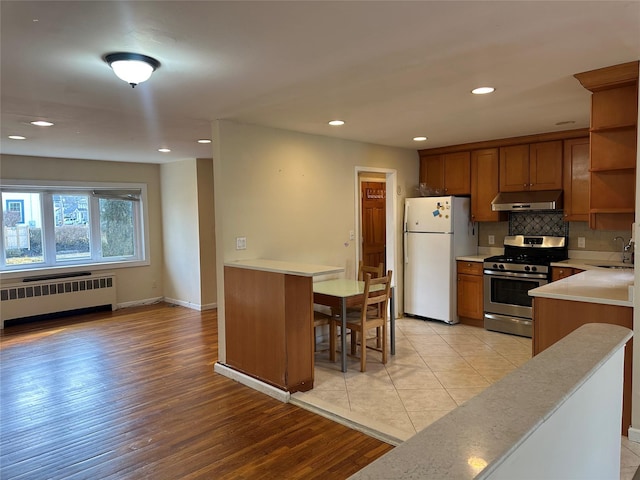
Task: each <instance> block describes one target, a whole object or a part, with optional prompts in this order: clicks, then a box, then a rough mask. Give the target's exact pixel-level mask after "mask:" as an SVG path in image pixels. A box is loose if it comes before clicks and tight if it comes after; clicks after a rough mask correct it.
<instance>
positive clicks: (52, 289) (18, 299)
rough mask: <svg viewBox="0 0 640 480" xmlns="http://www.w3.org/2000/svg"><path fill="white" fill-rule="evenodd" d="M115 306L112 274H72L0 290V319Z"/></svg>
mask: <svg viewBox="0 0 640 480" xmlns="http://www.w3.org/2000/svg"><path fill="white" fill-rule="evenodd" d="M103 305H111V308H112V309H113V310H115V306H116V277H115V275H114V274H113V273H91V274H86V273H85V274H74V275H70V276H57V275H56V276H50V277H46V276H42V277H32V278H25V279H24V280H23V281H22V282H19V283H13V284H4V285H2V286H1V287H0V319H1V326H2V328H4V322H5V321H6V320H12V319H16V318H25V317H33V316H36V315H47V314H52V313H59V312H68V311H72V310H77V309H82V308H89V307H100V306H103Z"/></svg>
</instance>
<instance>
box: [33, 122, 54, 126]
mask: <svg viewBox="0 0 640 480" xmlns="http://www.w3.org/2000/svg"><path fill="white" fill-rule="evenodd" d="M31 125H35V126H36V127H50V126H52V125H53V123H51V122H47V121H45V120H35V121H33V122H31Z"/></svg>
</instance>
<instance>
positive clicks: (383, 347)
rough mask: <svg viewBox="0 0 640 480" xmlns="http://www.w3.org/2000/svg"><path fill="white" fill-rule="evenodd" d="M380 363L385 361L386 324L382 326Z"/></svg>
mask: <svg viewBox="0 0 640 480" xmlns="http://www.w3.org/2000/svg"><path fill="white" fill-rule="evenodd" d="M380 328H381V329H382V363H385V364H386V363H387V324H386V323H385V324H384V325H383V326H382V327H380Z"/></svg>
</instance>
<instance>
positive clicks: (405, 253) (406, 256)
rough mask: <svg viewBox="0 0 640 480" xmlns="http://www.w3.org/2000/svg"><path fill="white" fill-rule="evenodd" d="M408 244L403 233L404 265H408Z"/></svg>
mask: <svg viewBox="0 0 640 480" xmlns="http://www.w3.org/2000/svg"><path fill="white" fill-rule="evenodd" d="M407 244H408V242H407V233H406V232H405V234H404V263H405V264H408V263H409V249H408V245H407Z"/></svg>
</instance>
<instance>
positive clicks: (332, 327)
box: [329, 322, 338, 362]
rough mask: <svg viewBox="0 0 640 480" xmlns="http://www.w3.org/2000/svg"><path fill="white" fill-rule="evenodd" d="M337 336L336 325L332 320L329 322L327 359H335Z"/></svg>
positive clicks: (333, 360)
mask: <svg viewBox="0 0 640 480" xmlns="http://www.w3.org/2000/svg"><path fill="white" fill-rule="evenodd" d="M337 337H338V327H337V326H336V324H335V323H334V322H329V360H331V361H332V362H335V361H336V340H337Z"/></svg>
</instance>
